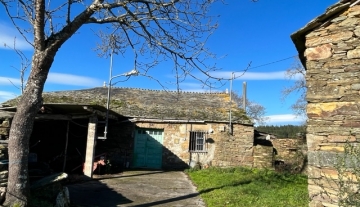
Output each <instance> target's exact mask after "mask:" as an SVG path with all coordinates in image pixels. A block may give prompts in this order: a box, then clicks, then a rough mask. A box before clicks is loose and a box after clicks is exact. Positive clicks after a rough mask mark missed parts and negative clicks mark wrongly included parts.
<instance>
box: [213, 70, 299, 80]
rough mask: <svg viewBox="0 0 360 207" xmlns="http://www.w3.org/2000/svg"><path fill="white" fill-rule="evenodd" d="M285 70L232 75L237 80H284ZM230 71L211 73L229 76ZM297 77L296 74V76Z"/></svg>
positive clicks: (221, 76)
mask: <svg viewBox="0 0 360 207" xmlns="http://www.w3.org/2000/svg"><path fill="white" fill-rule="evenodd" d="M285 72H286V71H276V72H248V71H246V72H235V73H234V77H235V79H237V80H284V79H286V76H285ZM231 74H232V72H230V71H222V72H214V73H211V75H212V76H214V77H219V78H226V79H229V78H231ZM296 78H298V76H297V77H296Z"/></svg>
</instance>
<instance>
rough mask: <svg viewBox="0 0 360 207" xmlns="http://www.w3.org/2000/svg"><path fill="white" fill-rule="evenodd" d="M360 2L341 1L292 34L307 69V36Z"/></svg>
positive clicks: (355, 0) (354, 0)
mask: <svg viewBox="0 0 360 207" xmlns="http://www.w3.org/2000/svg"><path fill="white" fill-rule="evenodd" d="M359 3H360V1H359V0H340V1H339V2H337V3H336V4H334V5H332V6H330V7H328V8H327V9H326V11H325V13H324V14H321V15H320V16H318V17H316V18H315V19H313V20H311V21H310V22H309V23H307V24H306V25H305V26H304V27H303V28H301V29H300V30H298V31H296V32H294V33H293V34H291V39H292V41H293V42H294V44H295V46H296V49H297V51H298V52H299V58H300V60H301V62H302V64H303V66H304V67H305V68H306V64H305V56H304V52H305V49H306V47H305V35H306V34H308V33H309V32H311V31H312V30H313V29H315V28H317V27H321V26H323V25H325V24H327V23H328V20H329V19H330V18H331V17H334V16H335V15H337V14H339V13H340V12H342V11H344V10H346V9H348V8H349V7H351V6H353V5H356V4H359Z"/></svg>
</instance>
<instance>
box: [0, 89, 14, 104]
mask: <svg viewBox="0 0 360 207" xmlns="http://www.w3.org/2000/svg"><path fill="white" fill-rule="evenodd" d="M16 96H17V95H16V94H14V93H12V92H8V91H0V103H3V102H5V101H7V100H9V99H12V98H15V97H16Z"/></svg>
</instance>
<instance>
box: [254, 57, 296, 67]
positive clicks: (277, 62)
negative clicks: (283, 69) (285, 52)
mask: <svg viewBox="0 0 360 207" xmlns="http://www.w3.org/2000/svg"><path fill="white" fill-rule="evenodd" d="M297 56H298V55H293V56H291V57H287V58H284V59H281V60H276V61H273V62H269V63H265V64H262V65H258V66H255V67H250V68H248V70H250V69H255V68H260V67H263V66H267V65H271V64H275V63H278V62H282V61H285V60H288V59H291V58H294V57H297Z"/></svg>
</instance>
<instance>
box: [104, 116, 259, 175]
mask: <svg viewBox="0 0 360 207" xmlns="http://www.w3.org/2000/svg"><path fill="white" fill-rule="evenodd" d="M135 127H140V128H148V129H162V130H164V138H163V146H164V147H163V158H162V162H163V164H162V165H163V168H171V169H174V168H187V167H189V165H191V167H193V166H194V165H195V164H200V165H201V167H205V168H206V167H209V166H219V167H231V166H249V167H251V166H253V134H254V128H253V126H251V125H240V124H234V127H233V135H229V133H228V128H227V124H226V123H152V122H137V123H131V122H127V123H119V124H118V125H117V126H112V127H109V128H110V132H109V139H108V140H106V142H108V144H107V146H106V150H107V153H108V155H109V159H110V160H112V162H114V164H115V163H116V165H122V166H123V167H124V164H125V163H126V162H130V163H131V161H132V155H133V148H134V146H133V143H134V134H133V130H134V129H135ZM189 131H208V132H209V131H211V133H209V134H208V140H207V142H206V147H207V152H206V153H190V152H189ZM102 145H104V144H103V143H102ZM103 147H105V146H103ZM97 153H100V152H97ZM125 165H126V164H125Z"/></svg>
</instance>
